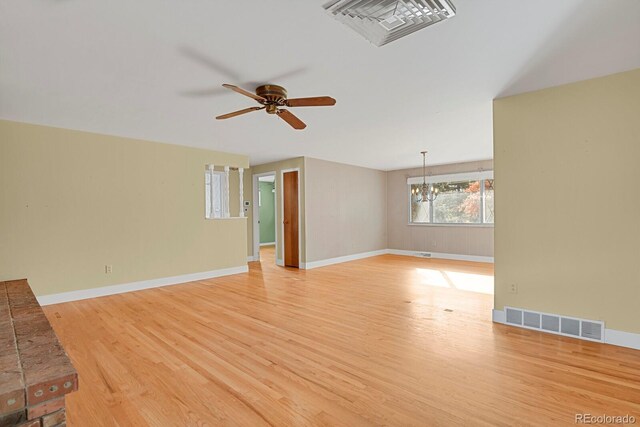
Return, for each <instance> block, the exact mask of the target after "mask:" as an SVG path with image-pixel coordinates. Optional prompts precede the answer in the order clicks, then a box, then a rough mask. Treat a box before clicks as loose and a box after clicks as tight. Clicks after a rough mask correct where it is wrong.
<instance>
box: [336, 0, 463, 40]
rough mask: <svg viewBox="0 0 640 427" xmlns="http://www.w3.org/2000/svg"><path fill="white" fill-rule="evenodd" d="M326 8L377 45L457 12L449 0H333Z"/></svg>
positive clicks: (447, 17) (450, 16)
mask: <svg viewBox="0 0 640 427" xmlns="http://www.w3.org/2000/svg"><path fill="white" fill-rule="evenodd" d="M324 8H325V9H326V10H327V11H328V12H329V13H330V14H331V15H333V16H334V17H335V18H336V19H337V20H338V21H340V22H342V23H343V24H346V25H348V26H349V27H351V28H352V29H353V30H355V31H357V32H358V33H360V34H362V35H363V36H364V38H366V39H367V40H369V41H370V42H371V43H373V44H375V45H376V46H382V45H385V44H387V43H390V42H392V41H394V40H397V39H399V38H400V37H404V36H406V35H409V34H411V33H413V32H415V31H418V30H420V29H422V28H425V27H428V26H429V25H432V24H435V23H436V22H440V21H444V20H445V19H449V18H452V17H454V16H455V15H456V9H455V7H454V6H453V4H452V3H451V1H449V0H332V1H330V2H329V3H327V4H325V5H324Z"/></svg>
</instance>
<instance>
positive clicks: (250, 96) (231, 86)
mask: <svg viewBox="0 0 640 427" xmlns="http://www.w3.org/2000/svg"><path fill="white" fill-rule="evenodd" d="M222 86H224V87H226V88H227V89H231V90H232V91H234V92H238V93H239V94H242V95H244V96H248V97H249V98H253V99H255V100H256V101H261V102H264V101H266V99H265V98H263V97H261V96H258V95H256V94H255V93H251V92H249V91H247V90H244V89H242V88H240V87H238V86H234V85H230V84H227V83H225V84H223V85H222Z"/></svg>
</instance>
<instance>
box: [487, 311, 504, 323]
mask: <svg viewBox="0 0 640 427" xmlns="http://www.w3.org/2000/svg"><path fill="white" fill-rule="evenodd" d="M491 320H493V321H494V322H496V323H506V322H507V314H506V313H505V312H504V310H496V309H495V308H494V309H493V313H492V319H491Z"/></svg>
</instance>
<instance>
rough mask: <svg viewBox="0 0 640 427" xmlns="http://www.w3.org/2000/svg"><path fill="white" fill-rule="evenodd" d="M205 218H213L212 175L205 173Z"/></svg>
mask: <svg viewBox="0 0 640 427" xmlns="http://www.w3.org/2000/svg"><path fill="white" fill-rule="evenodd" d="M204 200H205V203H204V217H205V218H211V174H210V173H209V171H206V172H205V173H204Z"/></svg>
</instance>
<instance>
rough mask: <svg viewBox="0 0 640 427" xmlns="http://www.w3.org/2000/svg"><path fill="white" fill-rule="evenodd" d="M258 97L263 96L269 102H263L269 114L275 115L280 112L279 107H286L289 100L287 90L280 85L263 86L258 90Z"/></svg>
mask: <svg viewBox="0 0 640 427" xmlns="http://www.w3.org/2000/svg"><path fill="white" fill-rule="evenodd" d="M256 95H258V96H261V97H263V98H265V99H266V100H267V102H263V104H264V105H266V107H267V108H266V110H267V113H269V114H275V113H276V112H277V110H278V108H277V107H278V106H283V105H285V104H284V103H285V101H286V100H287V90H286V89H285V88H283V87H282V86H278V85H262V86H258V87H257V88H256Z"/></svg>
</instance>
